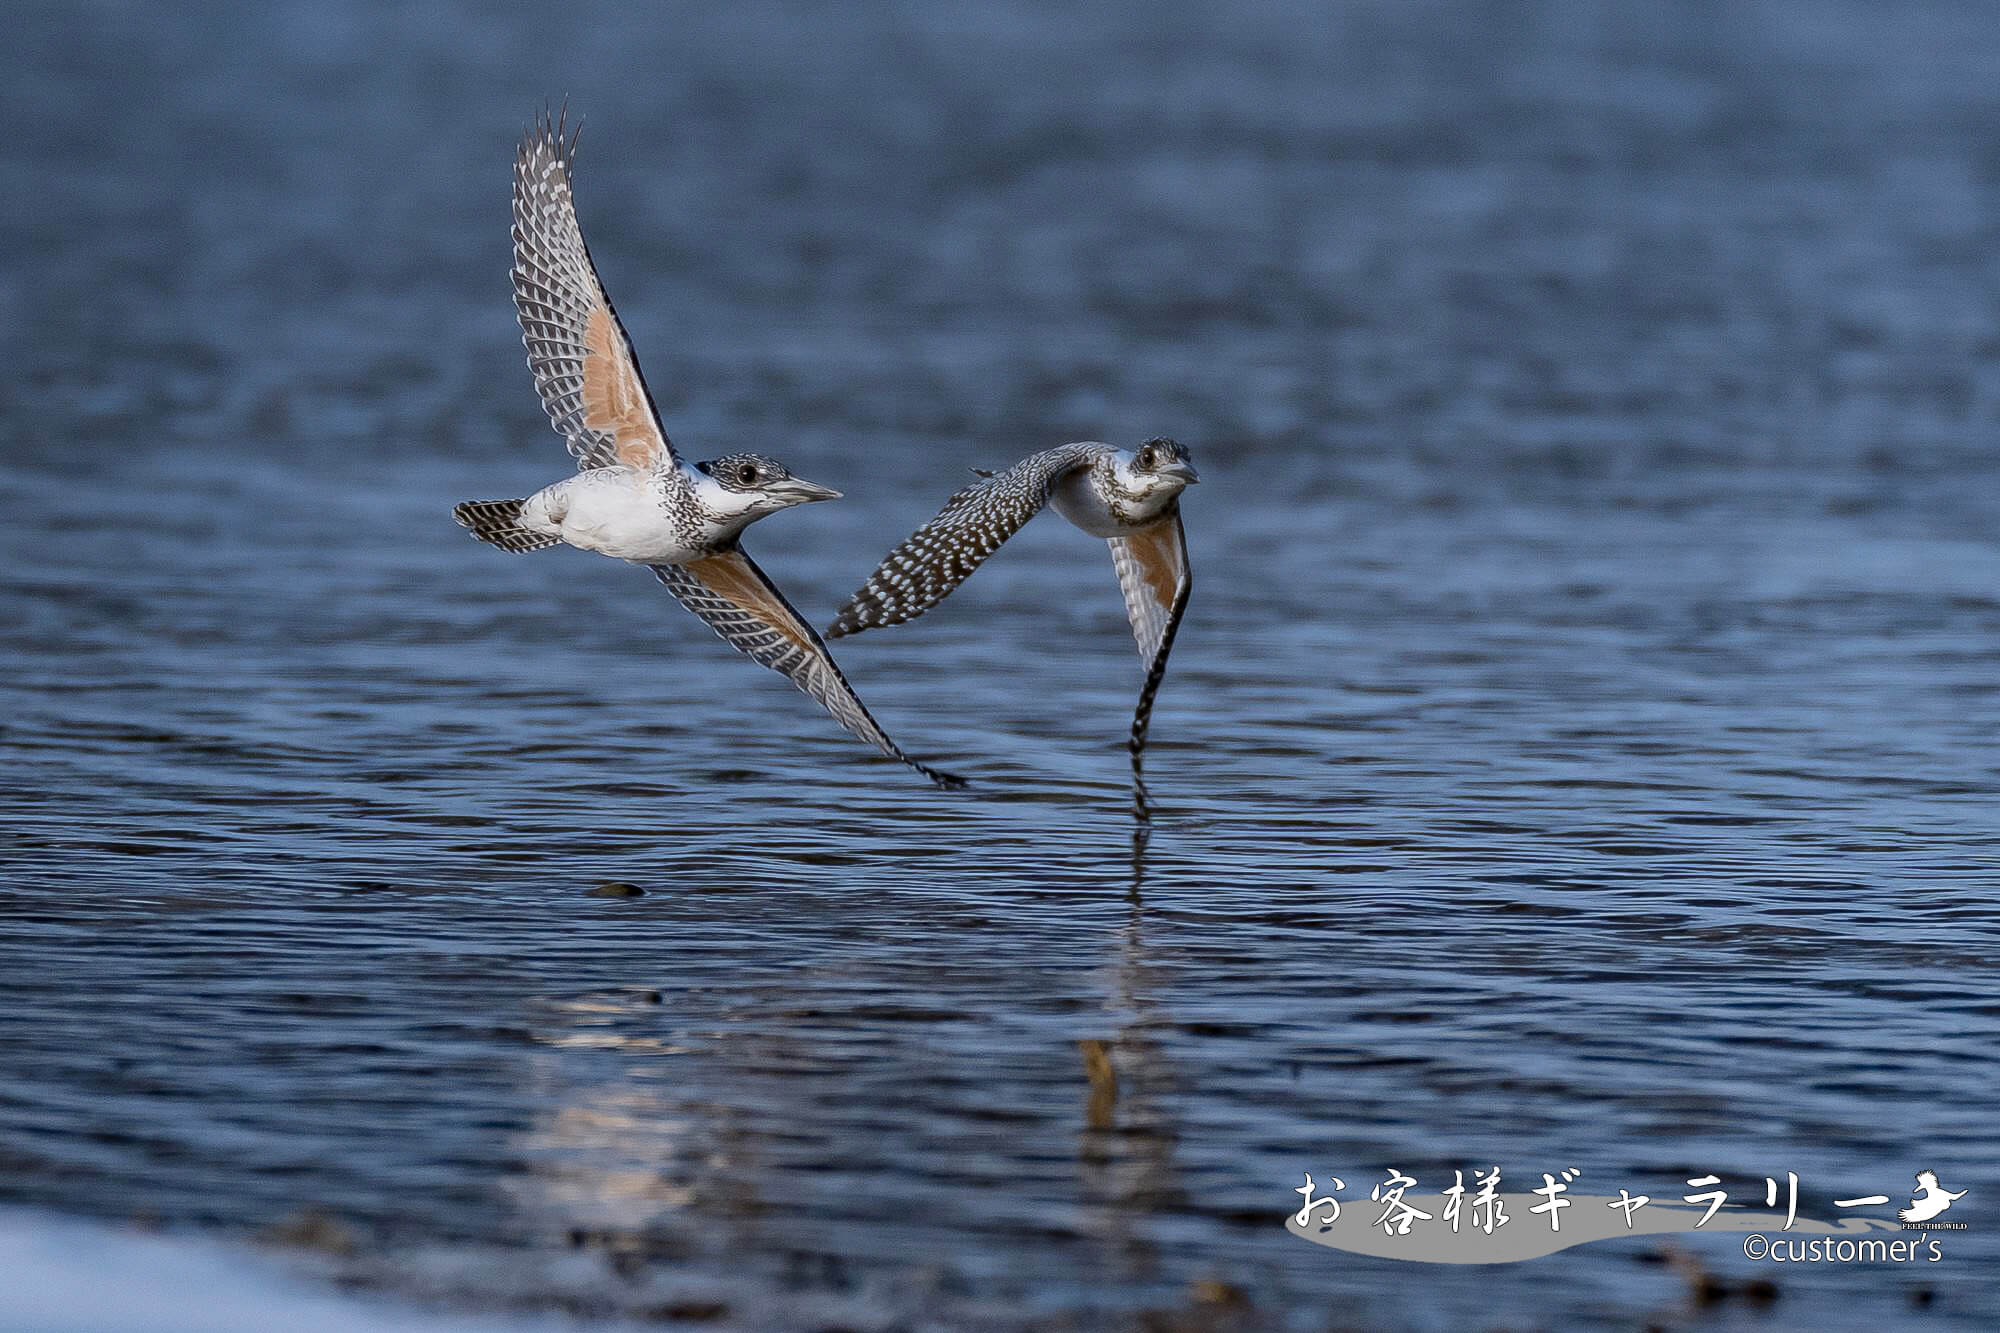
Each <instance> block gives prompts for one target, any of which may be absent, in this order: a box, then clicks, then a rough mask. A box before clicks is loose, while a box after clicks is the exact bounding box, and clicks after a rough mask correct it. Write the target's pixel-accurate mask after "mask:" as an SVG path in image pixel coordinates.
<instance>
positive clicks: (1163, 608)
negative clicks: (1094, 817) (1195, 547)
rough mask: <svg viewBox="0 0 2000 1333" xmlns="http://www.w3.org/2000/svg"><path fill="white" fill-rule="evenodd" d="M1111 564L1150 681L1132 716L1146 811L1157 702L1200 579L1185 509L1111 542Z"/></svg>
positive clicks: (1135, 770)
mask: <svg viewBox="0 0 2000 1333" xmlns="http://www.w3.org/2000/svg"><path fill="white" fill-rule="evenodd" d="M1111 563H1112V566H1113V567H1114V568H1116V569H1117V571H1118V586H1119V588H1120V589H1122V590H1123V591H1124V593H1125V614H1126V617H1127V618H1128V619H1129V620H1130V621H1131V622H1132V638H1133V641H1134V642H1135V643H1137V644H1138V647H1139V657H1140V659H1141V660H1142V661H1144V662H1145V664H1146V682H1145V684H1144V685H1142V686H1140V687H1139V706H1138V708H1137V709H1136V710H1134V712H1133V714H1132V736H1131V739H1130V741H1128V742H1127V745H1128V748H1130V750H1131V751H1132V782H1133V785H1134V790H1135V796H1136V800H1137V805H1138V808H1139V809H1140V810H1141V811H1143V810H1144V809H1145V792H1146V782H1145V779H1144V777H1142V776H1141V772H1140V769H1141V765H1142V763H1143V761H1144V759H1145V753H1146V729H1147V727H1148V726H1149V725H1151V723H1152V719H1153V697H1154V696H1155V695H1156V694H1158V693H1159V691H1160V682H1161V681H1162V680H1163V679H1165V677H1166V674H1167V654H1168V653H1170V652H1172V651H1173V647H1174V635H1175V634H1176V633H1178V632H1179V630H1180V626H1181V617H1182V616H1183V615H1184V614H1186V612H1187V604H1188V594H1189V593H1191V592H1192V591H1193V590H1194V575H1193V573H1192V571H1191V570H1190V569H1189V567H1188V555H1187V534H1186V533H1185V532H1184V531H1183V530H1182V528H1181V511H1180V505H1179V504H1178V503H1176V504H1175V505H1174V507H1173V508H1172V509H1170V510H1169V511H1168V512H1167V513H1166V514H1165V515H1164V516H1162V517H1161V518H1159V519H1156V520H1155V521H1153V522H1152V523H1150V524H1148V525H1147V526H1145V527H1143V528H1140V529H1139V530H1137V531H1136V532H1134V533H1132V534H1131V535H1130V536H1126V537H1113V538H1111Z"/></svg>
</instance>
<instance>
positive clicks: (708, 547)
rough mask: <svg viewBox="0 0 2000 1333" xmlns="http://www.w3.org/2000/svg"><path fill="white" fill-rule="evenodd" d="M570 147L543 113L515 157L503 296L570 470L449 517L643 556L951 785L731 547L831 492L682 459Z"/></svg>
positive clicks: (521, 541) (829, 705) (853, 719)
mask: <svg viewBox="0 0 2000 1333" xmlns="http://www.w3.org/2000/svg"><path fill="white" fill-rule="evenodd" d="M575 151H576V135H575V134H574V133H569V134H565V127H564V125H563V124H562V123H561V122H559V121H552V120H550V119H549V118H548V117H542V118H539V119H538V120H537V121H536V123H535V125H534V126H533V128H531V129H530V130H529V132H528V134H527V137H526V138H525V139H524V140H523V141H522V143H521V149H520V152H519V154H518V155H517V156H516V158H515V160H514V306H515V311H516V313H517V314H518V315H519V316H520V320H521V334H522V341H523V342H524V343H525V344H526V345H527V349H528V369H529V370H530V371H532V372H533V373H534V377H535V388H536V389H537V390H538V391H540V393H541V398H542V406H543V407H544V408H545V409H547V411H548V414H549V420H550V421H551V422H552V423H554V425H555V428H556V430H557V432H558V433H559V434H561V435H562V437H563V439H564V440H565V441H566V442H567V443H568V445H569V451H570V453H571V454H572V455H574V456H575V458H576V460H577V466H578V469H579V470H578V472H577V474H576V475H575V476H573V477H570V478H568V479H567V480H565V481H559V482H557V483H555V484H554V485H553V486H545V487H543V488H542V489H541V490H539V491H536V492H535V493H534V494H533V495H530V496H528V497H527V498H526V499H524V500H468V501H467V502H466V503H464V504H461V505H459V506H458V507H457V508H456V509H455V510H453V511H452V512H453V514H454V516H455V517H456V518H457V519H458V521H459V522H460V523H461V524H463V525H464V526H465V527H467V528H469V529H471V531H472V535H473V536H475V537H477V538H479V540H481V541H483V542H489V543H491V544H492V545H494V546H497V547H499V548H500V549H501V550H503V551H537V550H541V549H542V548H544V547H548V546H555V545H557V544H559V543H567V544H568V545H571V546H575V547H578V548H580V549H582V550H585V551H595V552H597V553H599V554H600V555H608V556H610V557H612V558H613V559H616V560H626V561H630V562H631V563H633V564H639V565H645V566H647V567H649V568H650V569H651V570H652V571H653V573H654V575H655V576H657V577H658V578H659V580H660V582H661V583H664V584H665V585H666V586H667V590H668V591H670V592H671V593H673V595H674V596H675V597H677V598H679V599H680V602H681V605H683V606H685V607H687V609H688V610H690V611H692V612H694V613H695V614H696V615H697V616H700V617H701V618H702V619H703V620H704V621H706V622H707V623H708V625H709V627H710V628H712V629H713V630H715V632H716V633H717V634H719V635H721V636H722V638H723V640H724V641H725V642H727V643H728V644H729V645H730V646H731V647H733V648H736V649H738V650H739V651H741V652H743V653H745V654H746V655H748V656H749V657H750V659H751V660H752V661H754V662H756V663H758V664H759V665H761V666H767V667H770V668H771V669H772V670H774V671H778V672H781V673H783V674H784V676H785V677H786V678H787V679H789V680H790V681H791V682H792V684H794V685H796V686H797V687H798V688H799V689H801V690H803V691H804V692H805V693H806V694H808V695H810V696H812V697H813V698H814V699H816V700H818V701H819V703H820V704H821V705H822V706H823V707H824V708H825V709H826V710H827V711H828V712H829V713H831V714H833V716H834V719H835V720H836V721H838V722H839V723H840V724H841V725H842V726H844V727H846V728H847V729H848V730H849V731H850V732H852V733H854V735H856V736H857V737H859V738H860V739H862V740H864V741H866V742H868V743H869V744H870V745H873V746H874V747H875V748H876V749H878V750H880V751H881V752H882V753H883V754H885V755H888V756H889V757H891V758H893V759H898V760H901V761H902V762H903V763H905V764H908V765H909V766H910V767H911V768H913V769H915V770H916V771H917V772H919V773H921V774H923V775H924V776H925V777H927V778H929V779H930V780H931V781H932V782H934V783H936V784H937V785H938V786H940V787H947V788H950V787H959V786H963V785H964V782H963V779H961V778H958V777H956V776H954V775H952V774H950V773H945V772H941V771H939V770H938V769H935V768H931V767H929V766H928V765H926V764H922V763H919V762H917V761H916V760H915V759H912V758H911V757H910V756H909V755H907V754H905V753H903V751H902V750H901V749H900V748H898V747H897V745H896V743H895V742H894V741H892V740H890V739H889V736H888V733H886V732H885V731H883V730H882V728H881V726H880V725H879V724H878V723H877V722H876V721H875V719H874V718H873V717H872V716H870V715H869V712H868V710H867V709H866V708H865V707H863V706H862V703H861V700H860V699H859V698H858V697H856V695H855V693H854V688H853V687H852V686H851V685H849V684H848V683H847V677H846V676H844V675H842V674H841V670H840V668H839V667H838V666H836V665H835V664H834V660H833V658H832V656H831V655H830V654H829V653H828V652H827V650H826V645H825V643H823V642H822V641H821V639H820V637H819V635H818V634H817V633H815V632H814V631H813V628H812V626H810V625H808V624H807V623H806V622H805V620H804V619H802V618H801V617H800V615H799V613H798V612H797V611H796V610H794V609H793V608H792V605H791V603H790V602H788V601H786V600H785V596H784V594H783V593H781V592H779V591H778V589H777V587H776V586H775V585H773V584H772V582H771V580H770V579H769V578H768V577H766V576H765V574H764V571H763V570H761V569H759V568H758V567H757V565H756V563H755V562H754V561H752V560H751V559H750V557H749V556H748V555H747V554H745V553H744V551H743V548H742V546H741V545H740V544H739V538H740V537H741V536H742V533H743V530H744V529H745V528H746V527H748V526H749V525H750V524H752V523H754V522H756V521H757V520H758V519H760V518H763V517H764V516H765V515H767V514H775V513H777V512H778V511H779V510H781V509H789V508H791V507H792V506H793V505H801V504H810V503H811V502H813V501H815V500H836V499H839V498H840V492H839V491H836V490H833V489H831V488H830V487H826V486H821V485H818V484H816V483H814V482H810V481H806V480H804V479H803V478H800V477H795V476H793V475H792V474H791V473H790V472H789V471H788V470H787V469H786V468H785V466H784V465H783V464H782V463H779V462H778V461H777V460H775V459H772V458H766V457H764V456H763V455H761V454H749V453H743V454H729V455H726V456H724V457H722V458H717V459H712V460H710V461H708V462H706V463H695V464H692V465H690V464H688V463H685V462H683V461H682V460H681V458H680V456H679V454H677V453H676V452H675V450H674V446H673V444H672V443H671V442H670V441H669V440H668V438H667V432H666V429H665V428H664V427H663V426H662V425H661V424H660V417H659V411H658V409H657V408H655V407H654V405H653V398H652V394H651V392H650V391H649V390H648V389H647V388H646V381H645V379H644V378H643V377H642V376H641V375H640V374H639V364H638V361H637V359H636V358H635V357H634V356H633V353H632V343H631V340H630V339H629V338H628V337H627V336H626V333H625V328H624V326H623V325H622V324H621V323H620V322H619V320H618V315H617V312H615V311H614V310H613V309H612V308H611V301H610V298H609V297H607V296H606V295H605V294H604V287H603V285H602V284H601V283H600V282H599V281H598V277H597V270H596V268H595V267H594V266H593V265H592V264H591V259H590V251H589V250H588V249H587V248H585V246H584V243H583V232H582V230H581V229H580V228H579V227H578V225H577V220H576V206H575V203H574V201H573V199H572V196H571V189H570V166H571V162H572V161H573V160H574V156H575Z"/></svg>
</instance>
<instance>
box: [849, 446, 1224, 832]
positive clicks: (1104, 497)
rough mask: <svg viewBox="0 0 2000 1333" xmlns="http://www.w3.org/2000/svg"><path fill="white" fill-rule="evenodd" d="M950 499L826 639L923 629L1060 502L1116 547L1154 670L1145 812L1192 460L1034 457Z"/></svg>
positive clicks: (1146, 707)
mask: <svg viewBox="0 0 2000 1333" xmlns="http://www.w3.org/2000/svg"><path fill="white" fill-rule="evenodd" d="M973 470H974V471H975V472H979V475H980V476H981V477H982V478H983V480H981V481H978V482H975V483H974V484H973V485H971V486H968V487H966V488H965V489H964V490H962V491H960V492H958V494H956V495H954V496H952V497H951V499H949V500H947V501H945V505H944V508H943V509H941V510H940V511H938V515H937V517H935V518H933V519H932V520H931V521H930V522H928V523H926V524H924V526H923V527H921V528H918V529H917V530H916V532H915V533H913V534H911V536H910V537H909V538H908V539H907V540H906V541H904V542H903V544H902V545H901V546H898V547H897V548H896V549H895V550H893V551H891V552H889V554H888V555H887V556H886V557H884V558H883V560H882V563H881V565H880V566H878V567H877V568H876V570H875V572H874V573H873V574H871V575H869V576H868V581H867V582H866V583H864V584H862V585H861V588H860V590H859V591H858V592H856V593H855V594H854V595H853V596H852V597H850V598H848V599H847V604H846V605H845V606H843V607H841V608H840V613H839V615H838V616H836V617H835V618H834V622H833V624H832V625H831V626H830V627H828V629H827V631H826V636H827V637H828V638H829V639H837V638H840V637H842V636H843V635H847V634H859V633H860V632H861V631H862V630H865V629H874V628H876V627H877V626H881V625H900V624H902V623H903V622H904V621H906V620H915V619H916V618H917V617H918V616H920V615H922V614H923V613H924V612H926V611H928V610H930V609H931V608H932V607H933V606H936V605H937V604H938V603H939V602H941V601H943V600H944V599H945V598H946V597H947V596H948V595H950V593H951V590H952V589H954V588H956V587H957V586H958V585H959V584H961V583H963V582H964V581H965V580H966V579H967V578H969V577H970V576H971V574H972V571H973V570H975V569H977V568H979V566H980V565H981V564H982V563H983V562H984V561H985V560H986V557H988V556H990V555H992V554H993V553H994V552H995V551H997V550H999V549H1000V545H1001V543H1002V542H1005V541H1006V540H1007V539H1008V538H1009V537H1011V536H1013V535H1014V534H1015V533H1016V532H1018V531H1020V530H1021V527H1022V525H1024V524H1025V523H1027V521H1028V520H1029V519H1031V518H1033V517H1034V516H1035V515H1036V514H1038V513H1040V512H1041V511H1042V508H1043V507H1044V506H1045V505H1050V504H1053V505H1054V506H1055V507H1056V512H1057V513H1059V514H1061V515H1062V516H1063V517H1064V518H1066V519H1068V520H1069V521H1070V522H1071V523H1073V524H1075V525H1076V526H1077V527H1079V528H1082V529H1083V530H1084V531H1085V532H1087V533H1089V534H1090V535H1091V536H1093V537H1103V538H1104V539H1106V540H1107V541H1109V542H1110V543H1111V563H1112V566H1113V568H1115V569H1116V570H1117V571H1118V586H1119V587H1120V588H1121V589H1122V590H1123V591H1124V594H1125V614H1126V617H1127V618H1128V619H1129V620H1130V621H1131V622H1132V637H1133V639H1134V640H1135V641H1136V642H1137V644H1138V646H1139V659H1140V661H1142V662H1143V663H1145V668H1146V679H1145V683H1144V684H1143V685H1141V686H1140V687H1139V706H1138V708H1137V709H1136V710H1135V711H1134V712H1133V714H1132V732H1131V737H1130V739H1129V740H1128V741H1127V743H1126V744H1127V748H1128V749H1129V750H1130V751H1131V754H1132V783H1133V795H1134V805H1135V808H1136V809H1137V811H1138V812H1139V813H1140V814H1141V815H1142V816H1143V815H1144V814H1145V813H1146V804H1147V802H1146V782H1145V776H1144V773H1143V768H1142V765H1143V762H1144V758H1145V752H1146V730H1147V727H1148V725H1149V724H1150V722H1151V720H1152V716H1153V697H1154V695H1156V694H1158V693H1159V689H1160V681H1161V679H1162V678H1163V677H1164V676H1165V675H1166V671H1167V654H1168V653H1169V652H1171V651H1172V649H1173V646H1174V635H1175V634H1176V633H1177V632H1178V631H1179V629H1180V624H1181V617H1182V616H1183V615H1184V614H1185V613H1186V611H1187V604H1188V593H1189V592H1190V591H1191V590H1192V588H1193V586H1194V583H1193V577H1192V575H1191V574H1190V573H1189V570H1188V555H1187V536H1186V534H1185V533H1184V532H1182V530H1181V509H1180V497H1181V492H1182V491H1184V490H1186V489H1187V488H1188V487H1189V486H1190V485H1192V484H1193V483H1195V482H1196V481H1199V480H1200V477H1199V476H1197V475H1196V473H1195V470H1194V464H1193V463H1192V462H1191V461H1189V458H1188V451H1187V450H1186V448H1184V447H1183V446H1182V445H1180V444H1178V443H1176V442H1175V441H1173V440H1169V439H1165V438H1156V439H1151V440H1147V441H1146V442H1145V443H1144V444H1142V445H1140V446H1139V447H1138V448H1137V449H1131V450H1128V449H1118V448H1114V447H1113V446H1111V445H1108V444H1100V443H1097V442H1095V441H1086V442H1083V443H1079V444H1065V445H1061V446H1059V447H1057V448H1054V449H1045V450H1043V451H1042V452H1041V453H1038V454H1033V455H1031V456H1029V457H1028V458H1025V459H1023V460H1022V461H1021V462H1019V463H1016V464H1015V465H1014V466H1013V467H1011V468H1008V469H1007V470H1006V471H1005V472H1000V473H992V472H983V471H980V469H977V468H975V469H973Z"/></svg>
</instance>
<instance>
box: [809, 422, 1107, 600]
mask: <svg viewBox="0 0 2000 1333" xmlns="http://www.w3.org/2000/svg"><path fill="white" fill-rule="evenodd" d="M1105 451H1106V447H1105V446H1104V445H1101V444H1065V445H1062V446H1061V447H1059V448H1055V449H1045V450H1043V451H1042V452H1041V453H1038V454H1033V455H1031V456H1029V457H1028V458H1025V459H1023V460H1022V461H1021V462H1019V463H1016V464H1015V465H1014V466H1013V467H1010V468H1008V469H1007V470H1006V471H1005V472H1001V473H997V474H996V475H994V476H991V477H988V478H986V479H985V480H984V481H980V482H976V483H974V484H973V485H971V486H967V487H966V488H965V489H964V490H962V491H960V492H958V494H956V495H954V496H952V497H951V499H949V500H947V501H945V504H944V508H943V509H941V510H939V511H938V515H937V517H936V518H933V519H932V520H931V521H930V522H928V523H926V524H924V525H923V526H922V527H921V528H918V529H917V530H916V531H915V532H914V533H912V534H910V536H909V537H908V538H907V539H906V540H905V541H904V542H903V544H902V545H901V546H898V547H897V548H896V549H895V550H893V551H891V552H889V554H888V555H886V556H884V557H883V559H882V563H881V564H880V565H878V566H877V567H876V569H875V572H874V573H873V574H870V575H869V576H868V581H867V582H866V583H864V584H862V585H861V588H860V590H859V591H857V592H856V593H855V594H854V595H853V596H852V597H850V598H848V599H847V604H846V605H845V606H842V607H841V608H840V612H839V614H838V615H836V616H835V617H834V621H833V624H832V625H830V626H828V628H827V631H826V634H827V637H828V638H830V639H837V638H840V637H841V636H842V635H846V634H859V633H860V632H861V631H862V630H865V629H874V628H876V627H877V626H881V625H900V624H902V623H903V622H904V621H906V620H915V619H916V618H917V617H918V616H920V615H922V614H923V613H924V612H926V611H928V610H930V609H931V608H932V607H933V606H936V605H937V604H938V603H939V602H941V601H943V600H944V599H945V598H946V597H947V596H949V595H950V593H951V590H952V589H953V588H956V587H957V586H958V585H959V584H961V583H963V582H965V580H966V579H967V578H969V577H971V575H972V571H973V570H975V569H978V568H979V566H980V565H981V564H982V563H984V562H985V560H986V557H987V556H990V555H992V554H993V553H994V552H995V551H997V550H999V549H1000V546H1001V543H1003V542H1005V541H1006V540H1007V539H1008V538H1009V537H1011V536H1013V535H1014V534H1015V533H1016V532H1019V531H1020V530H1021V526H1022V524H1024V523H1026V522H1027V521H1028V520H1029V519H1031V518H1033V517H1034V516H1035V515H1036V514H1038V513H1040V512H1041V510H1042V507H1043V506H1044V505H1046V504H1048V502H1049V492H1050V491H1051V490H1052V489H1053V488H1054V486H1055V484H1056V483H1057V482H1059V481H1061V480H1062V479H1063V478H1064V477H1066V476H1068V475H1069V474H1070V473H1072V472H1074V471H1076V470H1077V469H1078V468H1083V467H1089V466H1090V465H1091V463H1092V462H1094V461H1095V460H1096V459H1097V457H1098V456H1099V455H1100V454H1101V453H1104V452H1105Z"/></svg>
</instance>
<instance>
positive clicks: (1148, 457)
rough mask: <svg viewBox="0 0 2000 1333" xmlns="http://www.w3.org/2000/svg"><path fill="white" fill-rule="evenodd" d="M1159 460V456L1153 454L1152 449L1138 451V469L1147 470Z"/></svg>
mask: <svg viewBox="0 0 2000 1333" xmlns="http://www.w3.org/2000/svg"><path fill="white" fill-rule="evenodd" d="M1159 459H1160V456H1159V455H1158V454H1156V453H1154V452H1153V450H1152V449H1151V448H1150V447H1148V448H1145V449H1141V450H1140V451H1139V466H1140V467H1145V468H1149V467H1151V466H1153V464H1154V463H1157V462H1158V461H1159Z"/></svg>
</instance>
